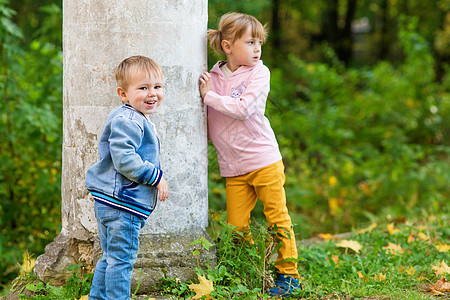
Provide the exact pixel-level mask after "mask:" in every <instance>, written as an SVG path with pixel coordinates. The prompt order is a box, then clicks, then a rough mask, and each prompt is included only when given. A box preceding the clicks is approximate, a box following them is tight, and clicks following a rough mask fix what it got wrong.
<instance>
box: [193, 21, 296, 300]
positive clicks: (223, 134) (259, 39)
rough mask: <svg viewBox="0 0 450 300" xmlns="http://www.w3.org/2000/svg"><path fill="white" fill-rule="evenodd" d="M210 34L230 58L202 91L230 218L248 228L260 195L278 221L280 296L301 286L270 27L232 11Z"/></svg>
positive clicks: (203, 80) (204, 81)
mask: <svg viewBox="0 0 450 300" xmlns="http://www.w3.org/2000/svg"><path fill="white" fill-rule="evenodd" d="M207 37H208V39H209V41H210V45H211V47H212V48H213V49H214V51H216V52H217V53H221V54H224V55H225V56H226V61H219V62H217V63H216V64H215V65H214V67H213V68H212V69H211V72H210V73H208V72H204V73H203V74H202V75H201V77H200V83H199V84H200V94H201V96H202V99H203V101H204V103H205V104H206V105H207V108H208V134H209V138H210V139H211V141H212V143H213V144H214V146H215V148H216V151H217V156H218V161H219V168H220V174H221V176H223V177H225V178H226V197H227V200H226V201H227V222H228V223H229V224H232V225H234V226H236V227H237V230H239V231H241V232H244V233H246V234H248V228H249V225H250V213H251V211H252V210H253V208H254V207H255V204H256V200H257V199H259V200H261V202H262V203H263V205H264V214H265V217H266V219H267V221H268V225H269V227H275V226H276V227H277V228H278V233H279V235H281V236H282V237H281V238H279V239H280V242H281V247H280V248H279V249H278V257H277V260H276V264H275V268H276V269H277V273H278V274H277V275H278V276H277V280H276V283H275V287H274V288H272V289H271V290H270V293H271V294H272V295H274V296H283V297H284V296H288V295H290V294H291V293H292V292H293V291H294V290H295V289H299V288H300V285H299V274H298V271H297V263H296V259H297V256H298V255H297V248H296V244H295V235H294V231H293V229H292V222H291V218H290V216H289V214H288V209H287V207H286V195H285V191H284V182H285V175H284V166H283V162H282V157H281V154H280V150H279V148H278V143H277V141H276V138H275V134H274V132H273V130H272V128H271V126H270V123H269V120H268V119H267V118H266V117H265V115H264V113H265V107H266V101H267V95H268V94H269V90H270V71H269V69H268V68H267V67H266V66H265V65H264V64H263V62H262V61H261V59H260V58H261V46H262V45H263V43H264V42H265V40H266V37H267V32H266V29H265V26H263V25H262V24H261V23H260V22H259V21H258V20H257V19H256V18H254V17H252V16H250V15H246V14H241V13H228V14H225V15H224V16H222V18H221V19H220V23H219V28H218V30H208V34H207Z"/></svg>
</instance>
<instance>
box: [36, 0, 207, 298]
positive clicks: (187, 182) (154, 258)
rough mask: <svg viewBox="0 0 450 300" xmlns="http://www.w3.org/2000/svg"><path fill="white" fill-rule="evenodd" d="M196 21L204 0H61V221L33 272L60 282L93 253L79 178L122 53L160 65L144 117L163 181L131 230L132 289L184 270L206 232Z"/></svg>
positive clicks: (201, 58)
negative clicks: (137, 229) (160, 96)
mask: <svg viewBox="0 0 450 300" xmlns="http://www.w3.org/2000/svg"><path fill="white" fill-rule="evenodd" d="M206 28H207V0H189V1H187V0H147V1H142V0H126V1H125V0H123V1H118V0H63V51H64V76H63V81H64V82H63V84H64V89H63V91H64V92H63V102H64V113H63V117H64V122H63V123H64V141H63V177H62V230H61V233H60V234H59V236H58V237H56V238H55V240H54V241H53V242H52V243H50V244H49V245H48V246H47V247H46V252H45V254H43V255H41V256H39V258H38V259H37V262H36V265H35V273H36V275H37V276H38V278H40V279H41V280H44V281H47V282H51V283H53V284H60V283H62V281H63V280H64V279H65V278H67V276H68V275H69V274H68V273H67V272H66V271H65V269H66V268H67V267H68V266H69V265H70V264H77V263H83V265H84V266H85V267H86V268H88V270H91V271H93V266H95V263H96V261H97V260H98V258H99V255H100V253H101V251H100V248H99V243H98V238H97V224H96V220H95V216H94V210H93V200H92V198H91V197H90V196H89V194H88V192H87V190H86V188H85V185H84V178H85V172H86V170H87V168H89V167H90V166H91V165H92V164H93V163H94V162H95V161H96V160H97V159H98V154H97V143H98V139H99V137H100V134H101V132H102V130H103V126H104V123H105V120H106V117H107V116H108V114H109V112H110V110H111V109H112V108H114V107H116V106H118V105H121V101H120V98H119V97H118V96H117V94H116V92H115V90H116V83H115V80H114V76H113V69H114V67H115V66H117V65H118V64H119V62H120V61H122V60H123V59H124V58H126V57H128V56H131V55H145V56H148V57H151V58H152V59H154V60H155V61H156V62H158V63H159V64H160V65H161V66H162V68H163V72H164V92H165V100H164V102H163V103H162V105H161V106H160V108H159V109H158V112H157V113H156V114H153V115H152V116H151V118H152V121H153V122H154V123H155V125H156V127H157V130H158V134H159V136H160V139H161V166H162V169H163V170H164V176H165V178H166V181H167V183H168V185H169V188H170V198H169V199H168V200H167V201H165V202H164V203H158V205H157V208H156V210H155V211H154V212H153V213H152V214H151V216H150V218H149V220H148V223H147V225H146V226H145V227H144V229H143V230H142V231H141V247H140V252H139V256H138V261H137V262H136V265H135V273H134V281H135V283H136V280H137V279H138V277H139V276H141V278H140V282H141V291H148V290H149V289H150V288H151V286H152V285H153V284H154V283H156V281H157V279H159V278H160V277H162V276H164V275H165V276H167V277H178V278H180V279H182V280H188V279H190V278H192V276H193V275H194V268H195V261H196V259H195V258H194V257H193V256H192V247H191V246H189V244H190V243H191V242H192V241H194V240H196V239H198V238H199V237H208V235H207V233H206V227H207V222H208V200H207V197H208V191H207V189H208V188H207V139H206V121H205V112H204V111H203V106H202V104H201V99H200V96H199V92H198V84H197V82H198V78H199V75H200V73H201V72H202V71H204V70H206V67H207V65H206V39H205V35H206ZM208 255H209V257H208V258H214V254H213V253H209V254H208ZM203 258H204V259H206V258H207V257H203ZM139 269H142V270H139Z"/></svg>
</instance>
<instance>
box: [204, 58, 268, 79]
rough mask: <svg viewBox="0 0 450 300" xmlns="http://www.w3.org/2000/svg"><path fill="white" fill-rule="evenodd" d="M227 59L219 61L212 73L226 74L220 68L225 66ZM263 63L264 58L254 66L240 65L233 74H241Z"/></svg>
mask: <svg viewBox="0 0 450 300" xmlns="http://www.w3.org/2000/svg"><path fill="white" fill-rule="evenodd" d="M226 63H227V62H226V61H218V62H217V63H216V64H215V65H214V66H213V67H212V69H211V73H217V74H219V75H220V76H224V75H223V72H222V70H221V69H220V67H221V66H223V65H224V64H226ZM262 64H263V61H262V60H259V61H258V63H257V64H256V65H254V66H240V67H239V68H238V69H237V70H236V71H234V72H233V74H232V75H230V77H231V76H233V75H235V74H239V73H243V72H246V71H249V70H252V69H254V68H256V67H259V66H261V65H262Z"/></svg>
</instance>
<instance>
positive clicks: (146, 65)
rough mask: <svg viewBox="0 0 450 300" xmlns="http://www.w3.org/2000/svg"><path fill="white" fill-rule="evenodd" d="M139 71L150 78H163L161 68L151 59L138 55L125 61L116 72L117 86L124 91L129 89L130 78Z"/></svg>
mask: <svg viewBox="0 0 450 300" xmlns="http://www.w3.org/2000/svg"><path fill="white" fill-rule="evenodd" d="M137 71H144V72H146V73H147V74H148V75H149V76H155V77H159V78H161V79H162V78H163V72H162V69H161V67H160V66H159V65H158V64H157V63H156V62H155V61H154V60H153V59H151V58H148V57H145V56H141V55H136V56H130V57H128V58H126V59H124V60H123V61H122V62H121V63H120V64H119V65H118V66H117V68H115V70H114V74H115V76H116V82H117V86H120V87H122V88H123V89H124V90H126V89H127V88H128V85H129V80H130V76H132V75H134V74H136V72H137Z"/></svg>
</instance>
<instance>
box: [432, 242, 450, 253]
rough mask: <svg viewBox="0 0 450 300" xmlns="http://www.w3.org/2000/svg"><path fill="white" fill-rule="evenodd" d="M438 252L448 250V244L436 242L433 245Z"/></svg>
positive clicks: (449, 247) (449, 248) (449, 246)
mask: <svg viewBox="0 0 450 300" xmlns="http://www.w3.org/2000/svg"><path fill="white" fill-rule="evenodd" d="M435 247H436V249H437V250H438V251H439V252H448V251H449V250H450V245H447V244H441V243H438V244H437V245H435Z"/></svg>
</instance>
